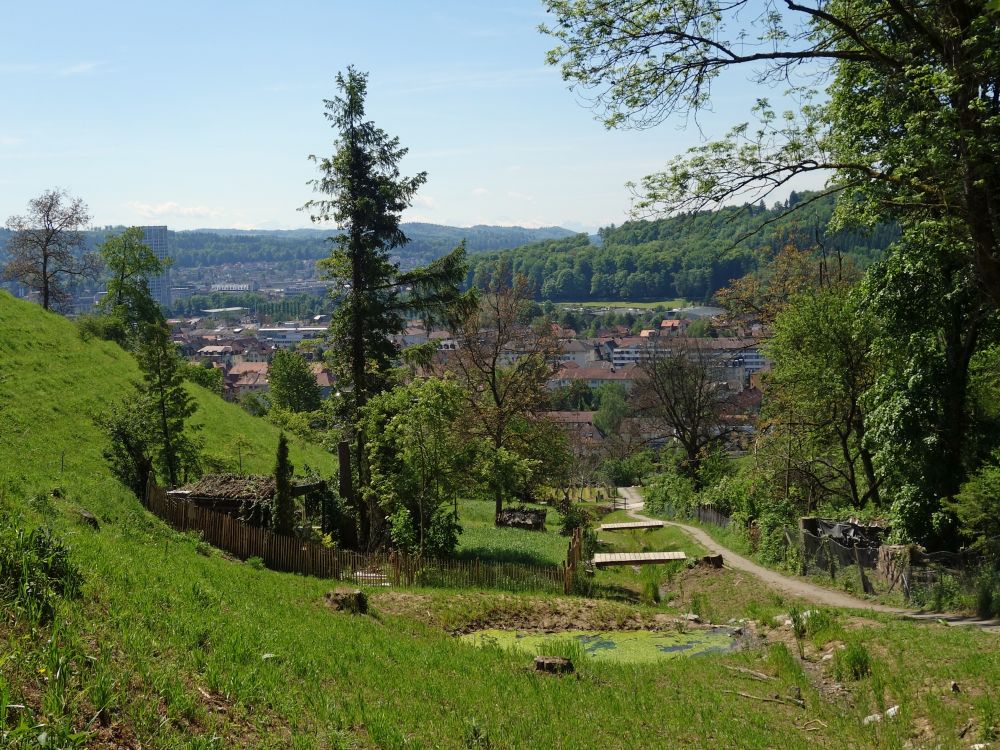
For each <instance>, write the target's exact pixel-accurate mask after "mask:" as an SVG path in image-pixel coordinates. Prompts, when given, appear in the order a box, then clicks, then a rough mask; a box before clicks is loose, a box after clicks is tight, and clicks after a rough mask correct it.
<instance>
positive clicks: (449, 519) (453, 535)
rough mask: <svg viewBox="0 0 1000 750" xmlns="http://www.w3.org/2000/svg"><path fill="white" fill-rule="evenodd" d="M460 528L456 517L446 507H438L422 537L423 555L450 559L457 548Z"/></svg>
mask: <svg viewBox="0 0 1000 750" xmlns="http://www.w3.org/2000/svg"><path fill="white" fill-rule="evenodd" d="M461 533H462V526H461V524H459V522H458V516H456V515H455V513H454V512H453V511H452V510H451V509H450V508H448V507H447V506H444V505H442V506H440V507H438V509H437V510H435V511H434V515H432V516H431V521H430V524H428V526H427V535H426V536H425V537H424V553H425V554H427V555H429V556H430V557H451V556H452V555H454V554H455V548H456V547H458V537H459V535H460V534H461Z"/></svg>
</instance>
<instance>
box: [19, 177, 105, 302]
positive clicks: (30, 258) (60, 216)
mask: <svg viewBox="0 0 1000 750" xmlns="http://www.w3.org/2000/svg"><path fill="white" fill-rule="evenodd" d="M89 221H90V214H89V213H88V211H87V204H85V203H84V202H83V201H82V200H81V199H79V198H73V197H71V196H70V195H69V193H67V192H66V191H65V190H60V189H56V190H46V191H45V192H44V193H42V194H41V195H40V196H38V197H37V198H32V199H31V200H30V201H29V202H28V212H27V213H26V214H24V215H18V216H11V217H10V218H9V219H7V228H8V229H9V230H10V231H11V232H13V235H12V236H11V238H10V240H9V241H8V242H7V254H8V255H9V256H10V260H8V261H7V265H6V266H5V267H4V278H6V279H10V280H13V281H17V282H20V283H21V284H24V285H25V286H26V287H28V288H29V289H33V290H35V291H36V292H38V293H39V295H40V297H41V301H42V307H44V308H45V309H46V310H48V309H49V308H50V307H53V306H57V305H60V304H62V303H64V302H66V301H67V300H68V299H69V290H68V289H67V284H68V283H69V282H70V280H72V279H74V278H80V277H90V278H94V277H96V276H97V273H98V271H99V269H100V261H99V259H98V257H97V256H96V255H94V254H93V253H85V252H83V244H84V236H83V232H82V231H81V230H82V229H83V228H84V227H85V226H86V225H87V222H89Z"/></svg>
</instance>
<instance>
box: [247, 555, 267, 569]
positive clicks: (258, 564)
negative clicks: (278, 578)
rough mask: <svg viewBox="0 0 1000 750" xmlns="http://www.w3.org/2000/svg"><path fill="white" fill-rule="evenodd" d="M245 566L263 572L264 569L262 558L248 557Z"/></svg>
mask: <svg viewBox="0 0 1000 750" xmlns="http://www.w3.org/2000/svg"><path fill="white" fill-rule="evenodd" d="M247 565H249V566H250V567H251V568H253V569H254V570H263V569H264V560H263V558H260V557H248V558H247Z"/></svg>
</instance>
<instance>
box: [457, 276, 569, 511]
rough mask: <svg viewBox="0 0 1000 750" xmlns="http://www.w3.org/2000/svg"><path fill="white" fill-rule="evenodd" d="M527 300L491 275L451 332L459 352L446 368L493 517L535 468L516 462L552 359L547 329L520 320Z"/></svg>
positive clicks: (517, 283) (521, 286)
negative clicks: (453, 378) (461, 400)
mask: <svg viewBox="0 0 1000 750" xmlns="http://www.w3.org/2000/svg"><path fill="white" fill-rule="evenodd" d="M530 301H531V291H530V289H529V288H528V286H527V282H526V280H525V279H524V277H521V276H519V277H516V278H515V279H514V280H513V285H508V284H507V283H505V281H504V274H503V273H501V272H497V273H494V274H492V281H491V282H490V287H489V289H488V290H487V291H486V293H485V294H483V295H482V298H481V300H480V304H479V305H478V307H477V308H476V309H475V310H473V312H472V313H471V314H469V315H466V316H464V317H462V318H460V319H456V320H455V321H454V322H453V325H452V327H453V329H454V334H455V337H456V339H457V340H458V345H459V349H458V351H457V352H456V353H455V355H454V356H453V357H452V358H451V360H450V362H449V369H450V370H451V371H452V372H454V373H455V374H456V375H457V376H458V379H459V382H460V383H461V384H462V386H463V387H464V389H465V395H466V401H467V403H468V407H469V420H468V423H467V429H468V431H469V433H470V435H471V436H473V437H475V438H476V439H478V440H481V441H482V442H483V445H484V448H485V450H486V455H485V456H484V461H483V462H482V464H481V466H483V467H486V468H485V470H486V471H487V474H488V477H487V481H486V484H488V485H489V487H490V490H489V491H490V495H491V496H492V498H493V500H494V503H495V506H496V513H497V515H499V514H500V511H501V510H502V509H503V501H504V498H505V497H509V496H510V495H511V494H513V493H514V492H516V491H518V490H519V488H520V487H521V486H523V482H524V480H525V478H528V477H532V476H533V468H534V467H535V466H537V464H534V463H531V462H530V459H529V463H524V459H525V458H527V457H528V455H529V453H530V451H529V450H528V445H527V443H526V441H525V439H526V438H528V437H529V436H530V435H531V434H532V431H531V430H530V429H529V426H528V425H527V424H526V422H528V421H530V420H532V419H533V418H534V417H535V415H536V414H537V413H538V412H540V411H543V410H544V409H545V408H546V406H547V403H548V393H547V389H546V382H547V381H548V379H549V378H550V377H551V376H552V374H553V372H554V370H555V368H554V364H553V363H554V362H555V361H556V357H557V353H558V341H557V340H556V338H555V336H554V335H553V333H552V328H551V326H549V325H547V324H542V325H539V326H535V327H531V326H530V325H529V324H528V322H527V321H526V319H525V318H526V313H527V308H528V305H529V304H530Z"/></svg>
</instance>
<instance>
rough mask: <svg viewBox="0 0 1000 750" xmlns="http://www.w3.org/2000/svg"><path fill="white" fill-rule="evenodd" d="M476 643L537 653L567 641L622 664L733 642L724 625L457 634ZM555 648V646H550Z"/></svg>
mask: <svg viewBox="0 0 1000 750" xmlns="http://www.w3.org/2000/svg"><path fill="white" fill-rule="evenodd" d="M460 638H461V639H462V640H464V641H466V642H468V643H473V644H475V645H477V646H495V647H499V648H508V649H516V650H518V651H524V652H527V653H530V654H540V653H543V652H545V651H546V649H551V650H556V651H561V650H563V648H564V647H565V644H567V643H569V644H571V646H572V647H573V648H574V650H576V649H579V650H580V651H582V652H583V653H584V654H585V655H587V656H590V657H593V658H594V659H599V660H601V661H610V662H618V663H622V664H637V663H643V662H655V661H661V660H664V659H674V658H677V657H684V656H698V655H701V654H712V653H725V652H726V651H730V650H732V648H733V647H734V645H735V640H734V638H733V634H732V633H731V632H730V631H728V630H726V629H724V628H712V629H710V630H691V631H688V632H684V633H680V632H673V631H659V630H611V631H600V632H598V631H593V630H564V631H562V632H558V633H531V632H526V631H522V630H479V631H476V632H475V633H468V634H467V635H463V636H460ZM554 647H556V648H554Z"/></svg>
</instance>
